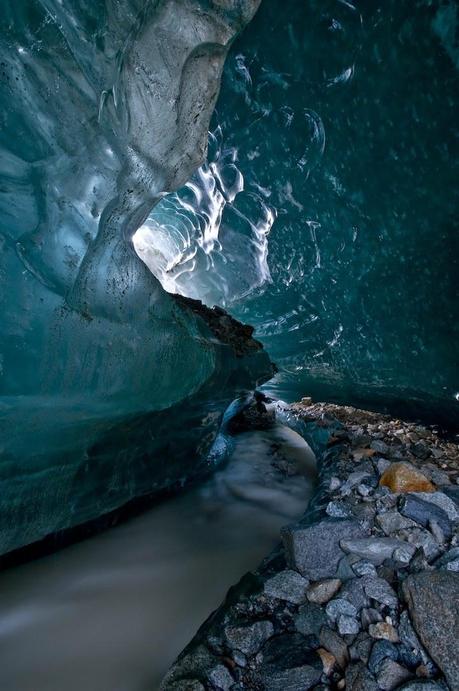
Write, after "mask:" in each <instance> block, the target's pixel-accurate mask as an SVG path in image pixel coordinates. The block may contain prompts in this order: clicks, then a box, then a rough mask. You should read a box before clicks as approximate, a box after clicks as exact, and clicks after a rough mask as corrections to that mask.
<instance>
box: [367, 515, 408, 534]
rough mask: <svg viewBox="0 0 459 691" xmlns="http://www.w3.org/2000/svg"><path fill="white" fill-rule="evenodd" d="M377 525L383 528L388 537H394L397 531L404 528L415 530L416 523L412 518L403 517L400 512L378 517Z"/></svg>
mask: <svg viewBox="0 0 459 691" xmlns="http://www.w3.org/2000/svg"><path fill="white" fill-rule="evenodd" d="M376 523H377V524H378V525H379V527H380V528H382V530H383V532H384V533H385V534H386V535H392V534H393V533H395V532H396V531H397V530H403V529H404V528H414V527H416V525H417V524H416V523H415V522H414V521H413V520H411V519H410V518H406V517H405V516H402V514H401V513H399V512H398V511H386V512H385V513H380V514H378V515H377V516H376Z"/></svg>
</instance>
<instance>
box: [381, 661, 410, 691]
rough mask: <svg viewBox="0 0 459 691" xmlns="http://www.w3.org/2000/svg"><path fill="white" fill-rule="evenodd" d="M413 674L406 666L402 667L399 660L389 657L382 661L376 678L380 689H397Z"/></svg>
mask: <svg viewBox="0 0 459 691" xmlns="http://www.w3.org/2000/svg"><path fill="white" fill-rule="evenodd" d="M411 676H412V675H411V673H410V672H409V671H408V670H407V669H406V667H402V665H399V664H398V662H394V660H391V659H390V658H387V659H386V660H384V661H383V662H382V663H381V665H380V668H379V672H378V674H377V677H376V679H377V682H378V686H379V688H380V689H383V691H392V689H396V688H397V687H398V686H400V684H402V683H403V682H404V681H407V680H408V679H409V678H410V677H411Z"/></svg>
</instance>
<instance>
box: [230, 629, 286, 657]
mask: <svg viewBox="0 0 459 691" xmlns="http://www.w3.org/2000/svg"><path fill="white" fill-rule="evenodd" d="M273 633H274V628H273V625H272V624H271V622H270V621H257V622H256V623H255V624H251V625H250V626H228V627H227V628H226V629H225V637H226V640H227V642H228V645H229V646H230V648H234V649H235V650H240V651H241V652H242V653H244V654H245V655H254V654H255V653H257V652H258V651H259V650H260V648H261V646H262V645H263V643H264V642H265V641H267V640H268V638H270V637H271V636H272V635H273Z"/></svg>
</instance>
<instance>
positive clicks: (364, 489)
mask: <svg viewBox="0 0 459 691" xmlns="http://www.w3.org/2000/svg"><path fill="white" fill-rule="evenodd" d="M357 492H358V493H359V494H360V496H361V497H369V496H370V494H371V493H372V492H373V488H372V487H369V486H368V485H364V484H361V485H357Z"/></svg>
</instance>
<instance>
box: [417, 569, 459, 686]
mask: <svg viewBox="0 0 459 691" xmlns="http://www.w3.org/2000/svg"><path fill="white" fill-rule="evenodd" d="M403 593H404V595H405V599H406V601H407V603H408V608H409V611H410V615H411V620H412V622H413V625H414V628H415V630H416V633H417V634H418V636H419V638H420V640H421V642H422V643H423V645H424V646H425V647H426V648H427V651H428V652H429V654H430V655H431V657H432V658H433V660H434V661H435V662H436V663H437V665H438V666H439V667H440V669H441V670H442V672H443V674H444V675H445V677H446V681H447V682H448V685H449V686H450V688H451V689H452V691H458V690H459V656H458V654H457V635H458V633H457V632H458V631H459V576H458V575H457V574H455V573H451V572H445V571H432V572H424V573H419V574H416V575H414V576H413V575H412V576H408V578H407V579H406V580H405V581H404V582H403Z"/></svg>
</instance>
